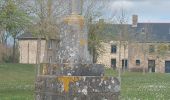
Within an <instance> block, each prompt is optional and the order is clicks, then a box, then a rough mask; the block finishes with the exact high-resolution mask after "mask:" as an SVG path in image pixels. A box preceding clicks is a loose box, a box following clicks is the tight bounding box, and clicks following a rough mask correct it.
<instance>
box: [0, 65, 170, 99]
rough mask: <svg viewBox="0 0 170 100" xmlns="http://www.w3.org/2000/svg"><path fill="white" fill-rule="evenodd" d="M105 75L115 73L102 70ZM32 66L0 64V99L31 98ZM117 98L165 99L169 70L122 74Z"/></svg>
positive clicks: (169, 92)
mask: <svg viewBox="0 0 170 100" xmlns="http://www.w3.org/2000/svg"><path fill="white" fill-rule="evenodd" d="M105 75H106V76H118V74H117V73H116V72H115V71H113V70H111V69H107V70H106V74H105ZM34 77H35V67H34V66H33V65H24V64H0V100H34ZM121 84H122V87H121V100H169V99H170V74H155V73H152V74H149V73H148V74H145V75H143V74H142V73H131V72H126V73H124V74H122V83H121Z"/></svg>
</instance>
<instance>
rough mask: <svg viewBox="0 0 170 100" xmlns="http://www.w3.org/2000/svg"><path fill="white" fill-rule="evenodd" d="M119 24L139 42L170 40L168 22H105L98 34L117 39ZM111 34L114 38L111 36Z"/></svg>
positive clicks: (106, 38) (25, 37) (20, 37)
mask: <svg viewBox="0 0 170 100" xmlns="http://www.w3.org/2000/svg"><path fill="white" fill-rule="evenodd" d="M121 26H123V27H124V26H126V27H128V32H127V33H128V34H129V39H133V40H136V41H139V42H143V41H144V40H145V42H170V23H138V24H137V27H132V25H130V24H124V25H120V24H105V25H104V31H103V32H101V33H99V34H100V35H101V36H102V37H103V39H104V40H113V39H114V40H118V37H119V35H120V30H119V27H121ZM144 33H146V34H144ZM112 35H114V36H115V37H116V38H113V37H111V36H112ZM145 38H146V39H145ZM18 39H37V37H36V36H35V35H33V34H31V33H24V34H22V35H20V36H19V37H18Z"/></svg>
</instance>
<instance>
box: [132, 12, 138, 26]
mask: <svg viewBox="0 0 170 100" xmlns="http://www.w3.org/2000/svg"><path fill="white" fill-rule="evenodd" d="M137 24H138V15H132V27H137Z"/></svg>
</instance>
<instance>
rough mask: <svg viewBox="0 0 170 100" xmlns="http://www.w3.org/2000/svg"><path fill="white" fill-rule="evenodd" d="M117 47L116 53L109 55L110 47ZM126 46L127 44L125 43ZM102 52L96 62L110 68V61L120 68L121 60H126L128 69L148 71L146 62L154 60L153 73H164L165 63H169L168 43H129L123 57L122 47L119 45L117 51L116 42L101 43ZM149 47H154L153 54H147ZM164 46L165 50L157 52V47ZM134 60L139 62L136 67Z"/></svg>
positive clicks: (117, 43) (169, 49)
mask: <svg viewBox="0 0 170 100" xmlns="http://www.w3.org/2000/svg"><path fill="white" fill-rule="evenodd" d="M112 44H115V45H117V52H116V53H111V45H112ZM126 44H127V43H126ZM102 45H103V47H104V52H103V53H101V54H100V55H99V58H98V62H97V63H100V64H104V65H105V66H106V67H111V59H116V66H117V67H118V66H119V64H120V66H122V59H128V69H129V70H130V69H133V68H139V69H142V68H143V67H145V69H146V71H148V60H155V72H160V73H164V72H165V61H170V47H169V45H170V43H157V42H155V43H129V44H127V47H126V50H125V56H124V46H123V43H122V44H121V50H119V47H120V43H119V42H118V41H112V42H110V43H102ZM149 45H154V47H155V52H153V53H149ZM160 45H165V46H166V47H167V48H165V49H167V50H165V51H163V52H158V47H159V46H160ZM119 52H121V56H120V59H121V62H119ZM136 60H140V65H136Z"/></svg>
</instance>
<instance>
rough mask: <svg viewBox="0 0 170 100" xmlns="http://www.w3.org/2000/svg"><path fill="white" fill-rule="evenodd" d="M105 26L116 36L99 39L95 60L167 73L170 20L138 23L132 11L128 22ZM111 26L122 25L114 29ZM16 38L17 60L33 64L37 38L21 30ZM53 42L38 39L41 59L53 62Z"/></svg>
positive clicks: (168, 71) (111, 64) (116, 65)
mask: <svg viewBox="0 0 170 100" xmlns="http://www.w3.org/2000/svg"><path fill="white" fill-rule="evenodd" d="M102 21H103V20H102ZM106 26H108V27H107V28H106V31H107V33H109V34H110V33H112V32H113V31H114V32H113V33H114V34H115V35H116V36H117V38H116V39H112V38H109V39H108V40H107V41H105V42H102V45H103V47H104V52H103V53H101V54H100V55H99V57H98V60H97V63H100V64H104V65H105V66H106V67H111V68H113V69H117V68H119V67H121V69H126V70H129V71H140V70H143V69H145V71H148V72H158V73H164V72H166V73H170V23H152V22H148V23H139V22H138V16H137V15H133V17H132V24H125V25H120V24H107V25H106ZM115 27H118V28H120V27H121V28H122V27H123V29H121V31H115V30H116V28H115ZM124 29H125V30H124ZM122 30H124V32H123V31H122ZM107 33H106V34H107ZM122 33H125V36H126V39H123V37H125V36H124V35H122ZM106 36H107V35H106ZM121 37H122V38H121ZM18 41H19V51H20V63H29V64H35V63H36V54H37V38H36V37H34V36H33V35H32V34H30V33H25V34H22V35H21V36H20V37H18ZM55 42H56V40H55V39H51V40H48V41H47V40H45V38H42V39H41V63H49V62H51V63H52V62H55V52H56V47H57V45H56V43H55Z"/></svg>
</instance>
